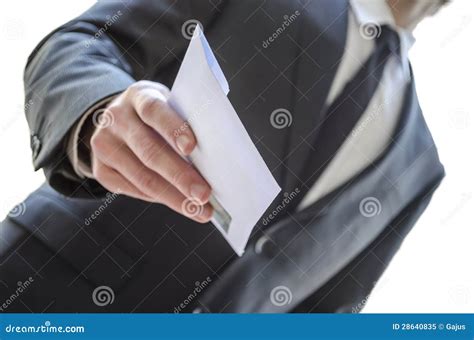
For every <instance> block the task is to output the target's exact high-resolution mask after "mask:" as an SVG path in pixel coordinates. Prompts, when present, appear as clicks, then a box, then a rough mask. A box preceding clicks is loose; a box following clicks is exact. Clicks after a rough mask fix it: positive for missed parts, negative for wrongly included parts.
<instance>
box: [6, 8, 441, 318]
mask: <svg viewBox="0 0 474 340" xmlns="http://www.w3.org/2000/svg"><path fill="white" fill-rule="evenodd" d="M443 2H444V1H410V0H406V1H402V0H399V1H389V0H387V1H386V2H385V1H378V2H374V1H363V0H352V1H343V0H340V1H308V2H299V1H271V2H270V1H269V2H265V1H250V0H248V1H230V0H228V1H220V2H213V1H209V2H207V1H197V0H196V1H193V0H188V1H180V2H175V1H159V2H158V1H156V2H152V3H150V2H145V1H131V2H126V3H123V2H98V3H97V4H96V5H94V6H93V7H92V8H91V9H89V10H88V11H86V12H85V13H84V14H82V15H81V16H79V17H78V18H76V19H74V20H72V21H70V22H68V23H67V24H65V25H63V26H61V27H60V28H58V29H57V30H55V31H54V32H52V33H51V34H50V35H48V36H47V37H46V38H45V39H44V40H43V41H42V42H41V43H40V44H39V46H38V47H37V48H36V49H35V50H34V52H33V53H32V55H31V57H30V58H29V60H28V65H27V67H26V70H25V91H26V100H32V101H33V102H34V103H36V104H35V105H31V106H30V107H29V109H28V111H27V112H26V115H27V119H28V122H29V125H30V129H31V144H32V150H33V161H34V165H35V168H36V169H39V168H43V169H44V171H45V174H46V177H47V179H48V185H44V186H42V187H41V188H39V189H38V190H37V191H35V192H34V193H33V194H32V195H30V197H29V198H28V199H27V200H26V201H25V202H24V203H22V204H23V205H24V207H26V209H24V210H25V213H24V214H18V213H16V214H15V213H11V214H10V216H9V217H8V218H7V219H6V220H5V221H4V222H3V224H2V234H3V235H4V240H3V242H2V252H1V257H2V266H1V279H2V282H3V287H2V296H3V297H5V298H8V300H7V301H9V302H8V304H6V305H4V307H3V309H4V310H8V311H27V310H29V311H33V312H42V311H48V312H60V311H71V312H84V311H117V312H191V311H195V312H290V311H296V312H347V311H354V310H357V311H358V310H360V308H361V307H360V306H361V303H362V302H363V301H365V299H366V298H367V296H368V295H369V294H370V291H371V289H372V287H373V285H374V283H375V282H376V280H377V279H378V277H379V276H380V275H381V273H382V272H383V270H384V269H385V267H386V266H387V264H388V263H389V261H390V259H391V258H392V256H393V254H394V253H395V252H396V250H397V249H398V247H399V246H400V244H401V242H402V240H403V238H404V236H405V235H406V234H407V233H408V232H409V230H410V229H411V227H412V226H413V224H414V223H415V221H416V220H417V218H418V217H419V215H420V214H421V213H422V211H423V210H424V208H425V207H426V205H427V204H428V202H429V200H430V198H431V195H432V193H433V191H434V190H435V188H436V187H437V185H438V184H439V182H440V181H441V178H442V177H443V173H444V172H443V168H442V166H441V164H440V163H439V160H438V156H437V152H436V147H435V146H434V143H433V141H432V139H431V136H430V134H429V131H428V129H427V127H426V125H425V123H424V120H423V117H422V114H421V110H420V108H419V106H418V102H417V97H416V92H415V89H414V83H413V75H412V72H411V68H410V65H409V62H408V58H407V51H408V49H409V47H410V46H411V44H412V42H413V39H412V37H411V30H412V29H413V28H414V26H416V24H417V23H418V22H419V21H420V20H421V19H422V18H424V17H425V16H427V15H429V14H432V13H434V12H435V11H436V10H437V9H438V8H439V7H440V6H441V4H442V3H443ZM190 24H193V25H196V24H199V25H202V26H203V30H204V32H205V34H206V37H207V39H208V40H209V42H210V45H211V47H212V48H213V50H214V53H215V54H216V56H217V58H218V60H219V62H220V64H221V67H222V69H223V71H224V73H225V75H226V77H227V78H228V80H229V84H230V88H231V91H230V94H229V99H230V101H231V102H232V104H233V105H234V107H235V109H236V112H238V114H239V117H240V119H241V120H242V122H243V124H244V126H245V127H246V129H247V131H248V132H249V135H250V136H251V137H252V139H253V140H254V142H255V144H256V146H257V148H258V150H259V151H260V153H261V154H262V157H263V158H264V160H265V162H266V163H267V165H268V167H269V169H270V170H271V171H272V173H273V175H274V177H275V179H276V180H277V181H278V183H279V185H280V186H281V187H282V188H283V190H282V193H281V195H280V196H279V197H277V198H276V199H275V201H274V203H273V205H272V206H270V207H269V209H268V211H267V213H265V214H264V216H263V217H262V220H261V221H259V223H257V225H256V227H255V230H254V233H253V234H252V237H251V239H250V241H249V244H248V246H247V249H246V252H245V253H244V255H243V256H242V257H241V258H238V257H237V256H236V255H235V254H234V253H233V251H232V250H231V249H230V247H229V246H228V245H227V243H226V242H225V241H224V239H223V238H222V237H221V236H220V234H219V233H218V232H217V231H216V230H215V228H214V227H213V226H212V225H211V224H210V223H207V222H208V221H209V219H210V217H211V216H212V213H213V211H212V207H211V206H210V205H209V203H208V200H209V196H210V194H211V191H212V188H211V187H210V186H209V185H208V184H207V183H206V181H205V180H204V178H203V177H202V176H201V175H200V174H199V173H198V172H197V171H196V170H195V169H194V168H193V167H192V166H190V165H188V164H187V163H186V162H185V161H183V159H182V156H186V155H189V154H190V153H191V152H192V151H193V150H194V149H195V148H197V147H199V140H197V139H196V137H195V136H194V135H193V133H192V126H191V127H189V126H188V124H187V122H184V121H183V120H182V119H181V118H180V117H179V116H178V115H177V114H176V113H175V112H174V111H173V110H172V109H171V108H170V107H169V105H168V104H167V97H168V93H169V90H168V88H170V87H171V86H172V84H173V80H174V77H175V76H176V73H177V70H178V68H179V66H180V61H181V60H182V57H183V55H184V52H185V50H186V48H187V45H188V42H189V38H190V33H189V32H190V29H189V25H190ZM197 90H198V89H197ZM282 115H283V116H282ZM282 118H283V120H282ZM191 125H192V124H191ZM183 127H185V128H184V129H183ZM177 131H179V133H176V132H177ZM230 156H231V155H230ZM223 161H225V160H223ZM242 166H247V165H246V164H242ZM118 193H120V194H121V195H118ZM189 198H192V199H196V200H199V202H202V204H203V208H202V209H198V210H199V212H200V213H199V214H193V213H189V211H186V209H185V208H184V206H185V204H184V203H185V202H186V200H188V199H189ZM25 280H28V282H29V284H28V287H27V289H22V292H21V293H18V294H17V291H16V289H17V286H16V285H17V282H19V283H21V284H23V283H24V282H23V281H25ZM25 282H26V281H25ZM13 296H14V298H12V297H13ZM7 308H8V309H7Z"/></svg>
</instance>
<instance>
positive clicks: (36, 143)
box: [30, 135, 41, 159]
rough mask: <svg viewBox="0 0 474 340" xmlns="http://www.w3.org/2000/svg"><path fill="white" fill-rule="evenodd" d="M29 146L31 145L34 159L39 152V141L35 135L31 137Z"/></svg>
mask: <svg viewBox="0 0 474 340" xmlns="http://www.w3.org/2000/svg"><path fill="white" fill-rule="evenodd" d="M30 144H31V150H32V152H33V159H36V158H37V157H38V155H39V153H40V150H41V140H40V139H39V137H38V136H37V135H32V136H31V140H30Z"/></svg>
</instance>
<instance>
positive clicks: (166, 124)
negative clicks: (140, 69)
mask: <svg viewBox="0 0 474 340" xmlns="http://www.w3.org/2000/svg"><path fill="white" fill-rule="evenodd" d="M131 102H132V106H133V107H134V109H135V111H136V112H137V114H138V116H139V117H140V118H141V120H142V121H143V122H144V123H145V124H147V125H148V126H150V127H151V128H153V129H154V130H155V131H156V132H158V133H159V134H160V135H161V136H162V137H163V138H164V139H165V140H166V141H167V142H168V144H170V145H172V146H173V148H174V149H175V150H176V151H177V152H180V153H181V154H183V155H184V156H187V155H189V154H190V153H191V152H192V151H193V150H194V148H195V147H196V144H197V141H196V137H195V136H194V133H193V131H192V129H191V127H190V126H189V124H188V122H186V121H185V120H184V119H182V118H181V117H180V116H179V115H178V113H176V112H175V111H174V110H173V109H172V108H171V107H170V106H169V105H168V102H167V96H166V94H165V93H163V92H161V91H158V90H157V89H156V88H153V87H148V88H146V89H142V90H141V91H139V92H138V94H137V95H135V96H132V97H131Z"/></svg>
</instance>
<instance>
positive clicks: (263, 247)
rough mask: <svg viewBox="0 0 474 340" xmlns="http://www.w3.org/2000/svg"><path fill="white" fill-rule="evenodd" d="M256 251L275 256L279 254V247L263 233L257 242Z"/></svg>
mask: <svg viewBox="0 0 474 340" xmlns="http://www.w3.org/2000/svg"><path fill="white" fill-rule="evenodd" d="M255 253H256V254H263V255H267V256H269V257H274V256H276V255H277V254H278V247H277V245H276V243H275V242H273V241H272V240H271V239H270V238H269V237H268V236H266V235H263V236H262V237H260V238H259V239H258V240H257V242H255Z"/></svg>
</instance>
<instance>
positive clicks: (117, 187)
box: [94, 160, 151, 201]
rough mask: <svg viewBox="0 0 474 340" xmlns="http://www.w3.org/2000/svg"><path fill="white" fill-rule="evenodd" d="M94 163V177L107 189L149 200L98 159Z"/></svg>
mask: <svg viewBox="0 0 474 340" xmlns="http://www.w3.org/2000/svg"><path fill="white" fill-rule="evenodd" d="M94 163H95V165H94V177H95V179H96V180H97V181H98V182H99V183H100V184H101V185H102V186H103V187H104V188H106V189H107V190H108V191H110V192H114V193H119V194H125V195H127V196H130V197H133V198H138V199H141V200H144V201H150V200H151V198H150V197H148V196H147V195H145V194H144V193H143V192H141V191H140V190H138V189H137V188H136V187H135V186H134V185H133V184H132V183H130V182H129V181H128V180H127V179H126V178H125V177H123V176H122V175H121V174H119V173H118V172H117V171H115V170H114V169H112V168H110V167H108V166H106V165H105V164H104V163H102V162H100V161H98V160H95V161H94Z"/></svg>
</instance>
